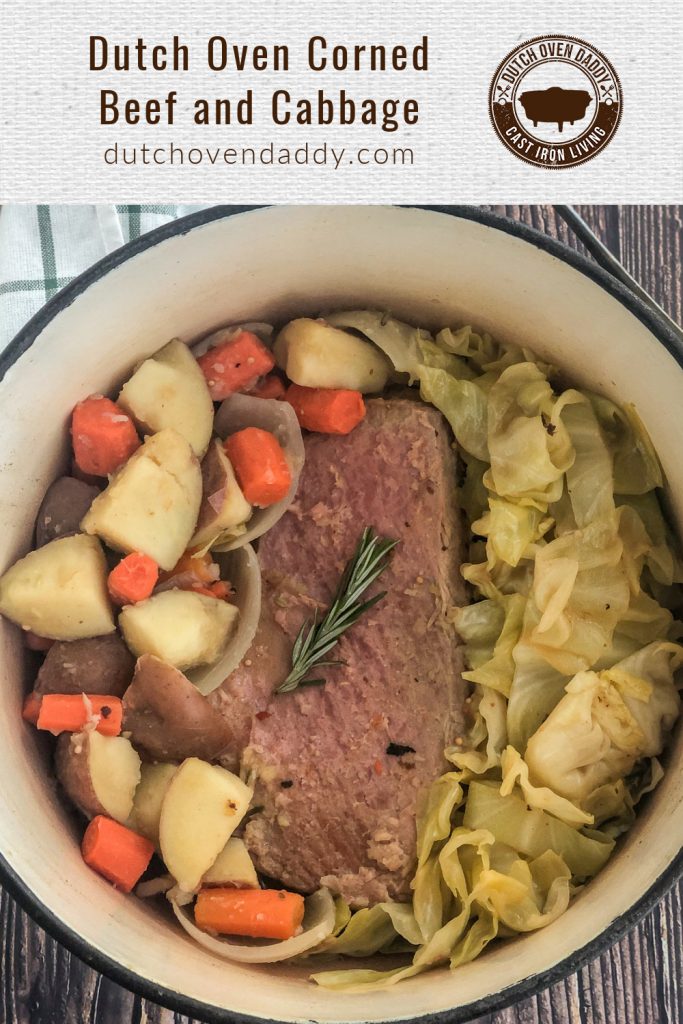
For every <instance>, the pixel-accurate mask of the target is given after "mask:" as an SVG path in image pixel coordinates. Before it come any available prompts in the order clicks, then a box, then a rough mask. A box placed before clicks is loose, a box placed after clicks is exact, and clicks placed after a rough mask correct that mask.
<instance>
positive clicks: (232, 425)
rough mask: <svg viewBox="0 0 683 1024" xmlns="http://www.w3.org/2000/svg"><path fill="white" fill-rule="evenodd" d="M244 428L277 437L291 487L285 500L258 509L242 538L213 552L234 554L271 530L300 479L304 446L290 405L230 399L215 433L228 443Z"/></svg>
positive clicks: (220, 413) (218, 418) (218, 417)
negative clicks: (257, 429)
mask: <svg viewBox="0 0 683 1024" xmlns="http://www.w3.org/2000/svg"><path fill="white" fill-rule="evenodd" d="M244 427H260V428H261V430H268V431H270V433H271V434H275V436H276V438H277V439H278V441H279V442H280V444H281V445H282V448H283V449H284V452H285V455H286V456H287V462H288V463H289V468H290V470H291V471H292V484H291V486H290V488H289V491H288V492H287V494H286V495H285V497H284V498H283V499H282V500H281V501H278V502H276V503H275V504H274V505H270V506H269V507H268V508H255V509H254V512H253V515H252V517H251V519H250V520H249V522H248V523H247V528H246V530H245V532H244V533H243V534H241V535H240V536H239V537H237V538H236V539H233V540H232V541H230V542H229V543H228V544H225V545H221V544H219V545H218V546H217V547H214V548H212V550H213V551H231V550H232V549H233V548H239V547H241V546H242V545H243V544H247V543H248V542H250V541H252V540H256V538H257V537H260V536H261V534H263V533H265V532H266V530H269V529H270V528H271V526H275V523H276V522H277V521H278V519H280V518H281V516H283V515H284V513H285V512H286V511H287V509H288V508H289V506H290V505H291V504H292V502H293V500H294V495H295V494H296V490H297V487H298V486H299V476H300V475H301V470H302V468H303V464H304V457H305V455H304V442H303V438H302V436H301V427H300V426H299V421H298V420H297V418H296V413H295V412H294V409H293V408H292V407H291V405H290V404H289V402H278V401H277V400H276V399H272V398H253V397H251V396H250V395H230V397H229V398H226V399H225V401H224V402H223V403H222V404H221V407H220V409H219V410H218V412H217V413H216V419H215V420H214V430H215V431H216V433H217V434H218V436H219V437H221V438H223V439H224V440H225V438H226V437H228V436H229V435H230V434H234V433H235V432H236V431H237V430H243V429H244Z"/></svg>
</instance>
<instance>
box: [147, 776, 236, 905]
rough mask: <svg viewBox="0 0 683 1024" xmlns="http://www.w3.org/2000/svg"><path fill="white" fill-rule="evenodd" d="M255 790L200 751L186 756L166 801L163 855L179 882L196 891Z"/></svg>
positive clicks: (161, 833)
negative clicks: (209, 761) (202, 756)
mask: <svg viewBox="0 0 683 1024" xmlns="http://www.w3.org/2000/svg"><path fill="white" fill-rule="evenodd" d="M251 796H252V791H251V790H250V789H249V788H248V787H247V786H245V784H244V783H243V782H242V781H241V779H239V778H238V777H237V776H236V775H233V774H232V773H231V772H228V771H226V770H225V768H219V767H218V765H212V764H207V762H206V761H200V760H199V759H198V758H196V757H191V758H188V760H187V761H183V763H182V764H181V766H180V768H179V769H178V771H177V772H176V773H175V775H174V776H173V778H172V779H171V783H170V785H169V787H168V789H167V790H166V795H165V797H164V800H163V803H162V805H161V818H160V820H159V845H160V847H161V856H162V857H163V859H164V863H165V864H166V867H167V868H168V870H169V872H170V873H171V874H172V875H173V877H174V878H175V880H176V882H177V883H178V885H179V887H180V888H181V889H183V890H184V891H185V892H194V890H195V889H197V888H198V887H199V884H200V882H201V880H202V877H203V876H204V875H205V874H206V872H207V871H208V870H209V868H210V867H211V865H212V864H213V863H214V862H215V860H216V857H217V856H218V854H219V853H220V852H221V850H222V849H223V847H224V846H225V844H226V843H227V841H228V839H229V838H230V836H231V835H232V833H233V832H234V831H235V829H236V828H237V826H238V825H239V823H240V822H241V820H242V818H243V817H244V815H245V814H246V812H247V808H248V807H249V801H250V800H251Z"/></svg>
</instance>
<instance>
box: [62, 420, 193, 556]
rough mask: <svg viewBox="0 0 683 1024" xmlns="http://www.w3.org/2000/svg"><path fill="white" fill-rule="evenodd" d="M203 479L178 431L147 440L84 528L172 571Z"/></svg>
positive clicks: (189, 527)
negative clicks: (145, 556) (142, 554)
mask: <svg viewBox="0 0 683 1024" xmlns="http://www.w3.org/2000/svg"><path fill="white" fill-rule="evenodd" d="M201 499H202V474H201V470H200V468H199V462H198V461H197V458H196V456H195V455H194V453H193V451H192V449H191V448H190V445H189V444H188V442H187V441H186V440H185V438H184V437H181V435H180V434H179V433H177V431H175V430H171V429H166V430H161V431H159V433H158V434H153V435H152V436H151V437H148V438H147V439H146V441H145V443H144V445H143V446H142V447H141V448H139V449H138V450H137V451H136V452H135V454H134V455H132V456H131V457H130V459H128V462H126V463H125V465H123V466H122V467H121V469H120V470H119V471H118V472H117V473H115V474H114V476H113V477H112V479H111V481H110V483H109V486H108V487H107V489H106V490H105V491H103V492H102V494H100V495H99V497H97V498H95V500H94V502H93V503H92V505H91V507H90V510H89V511H88V513H87V514H86V516H85V518H84V519H83V522H82V523H81V527H82V529H83V530H85V532H86V533H90V534H97V535H98V536H99V537H101V538H102V539H103V540H104V541H105V542H106V543H107V544H109V545H110V547H113V548H116V549H117V550H118V551H123V552H125V553H126V554H128V553H130V552H131V551H142V552H143V553H144V554H146V555H149V556H150V558H153V559H154V561H155V562H156V563H157V565H159V566H160V567H161V568H162V569H172V568H173V566H174V565H175V564H176V562H177V561H178V559H179V558H180V556H181V555H182V553H183V551H185V549H186V547H187V545H188V543H189V540H190V538H191V536H192V534H193V533H194V530H195V526H196V524H197V514H198V512H199V505H200V502H201Z"/></svg>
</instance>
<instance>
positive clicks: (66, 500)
mask: <svg viewBox="0 0 683 1024" xmlns="http://www.w3.org/2000/svg"><path fill="white" fill-rule="evenodd" d="M99 493H100V489H99V487H94V486H93V485H92V484H87V483H85V482H84V481H83V480H76V479H74V477H72V476H60V477H59V479H58V480H55V482H54V483H53V484H50V486H49V487H48V489H47V491H46V492H45V497H44V498H43V500H42V503H41V506H40V508H39V510H38V516H37V518H36V547H38V548H40V547H42V546H43V544H48V543H49V542H50V541H51V540H56V539H57V538H58V537H68V536H69V535H70V534H73V533H79V532H80V525H81V519H82V518H83V516H84V515H85V513H86V512H87V511H88V509H89V508H90V506H91V505H92V503H93V501H94V500H95V498H96V497H97V495H98V494H99Z"/></svg>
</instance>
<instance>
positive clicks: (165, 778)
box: [129, 763, 178, 846]
mask: <svg viewBox="0 0 683 1024" xmlns="http://www.w3.org/2000/svg"><path fill="white" fill-rule="evenodd" d="M177 771H178V765H177V764H165V763H164V764H143V765H142V767H141V769H140V782H139V784H138V788H137V789H136V790H135V796H134V798H133V810H132V812H131V816H130V822H129V824H130V827H131V828H132V829H133V830H134V831H135V832H139V833H140V835H142V836H145V837H146V838H147V839H149V840H150V842H152V843H154V845H155V846H158V845H159V818H160V816H161V805H162V803H163V799H164V797H165V796H166V790H167V789H168V787H169V785H170V782H171V779H172V778H173V776H174V775H175V773H176V772H177Z"/></svg>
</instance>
